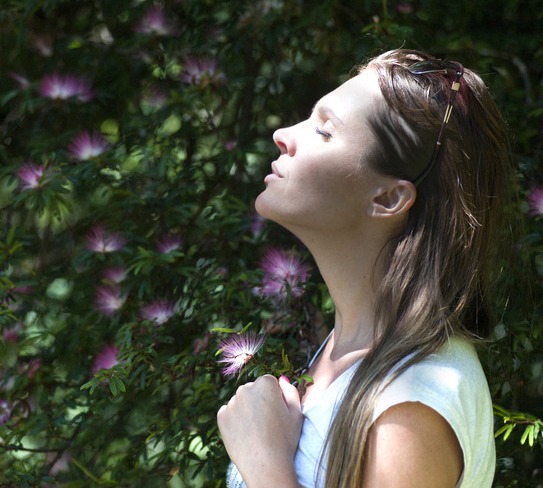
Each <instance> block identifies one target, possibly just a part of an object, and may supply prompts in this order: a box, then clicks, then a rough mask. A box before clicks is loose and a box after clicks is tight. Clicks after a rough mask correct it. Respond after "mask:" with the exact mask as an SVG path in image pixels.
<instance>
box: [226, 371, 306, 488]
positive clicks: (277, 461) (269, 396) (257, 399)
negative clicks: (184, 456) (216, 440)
mask: <svg viewBox="0 0 543 488" xmlns="http://www.w3.org/2000/svg"><path fill="white" fill-rule="evenodd" d="M302 421H303V416H302V412H301V408H300V397H299V395H298V391H297V390H296V388H295V387H294V386H292V385H291V384H290V383H289V382H288V380H287V379H286V378H284V377H281V378H280V379H279V380H277V379H276V378H274V377H273V376H270V375H266V376H262V377H260V378H258V379H257V380H256V381H255V382H254V383H247V384H245V385H243V386H240V387H239V388H238V390H237V392H236V394H235V395H234V396H233V397H232V398H231V400H230V401H229V402H228V404H227V405H223V406H222V407H221V409H220V410H219V412H218V414H217V422H218V425H219V429H220V431H221V434H222V438H223V441H224V445H225V446H226V450H227V451H228V455H229V456H230V459H232V461H233V462H234V464H235V465H236V466H237V468H238V470H239V472H240V473H241V476H242V477H243V479H244V481H245V483H246V485H247V486H248V487H251V488H252V487H255V488H256V487H260V486H266V487H269V486H281V487H285V488H287V487H291V486H298V482H297V480H296V474H295V472H294V454H295V453H296V449H297V446H298V440H299V437H300V432H301V428H302Z"/></svg>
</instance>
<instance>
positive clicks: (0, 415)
mask: <svg viewBox="0 0 543 488" xmlns="http://www.w3.org/2000/svg"><path fill="white" fill-rule="evenodd" d="M11 410H12V407H11V404H10V403H9V402H8V401H7V400H4V399H1V398H0V425H4V424H5V423H6V422H7V421H8V420H9V419H10V418H11Z"/></svg>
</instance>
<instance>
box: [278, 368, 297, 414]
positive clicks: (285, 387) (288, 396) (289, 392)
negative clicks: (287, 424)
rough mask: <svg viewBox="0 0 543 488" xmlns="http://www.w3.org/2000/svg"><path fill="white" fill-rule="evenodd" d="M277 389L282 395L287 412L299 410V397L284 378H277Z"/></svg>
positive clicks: (295, 389)
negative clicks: (279, 389) (278, 388)
mask: <svg viewBox="0 0 543 488" xmlns="http://www.w3.org/2000/svg"><path fill="white" fill-rule="evenodd" d="M279 387H280V388H281V392H282V393H283V398H284V399H285V403H286V404H287V406H288V408H289V410H295V411H299V410H300V395H299V393H298V389H297V388H296V387H295V386H294V385H291V384H290V381H289V380H288V378H287V377H286V376H281V377H280V378H279Z"/></svg>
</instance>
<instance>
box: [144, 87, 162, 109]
mask: <svg viewBox="0 0 543 488" xmlns="http://www.w3.org/2000/svg"><path fill="white" fill-rule="evenodd" d="M167 100H168V92H167V90H166V88H165V87H163V86H158V85H152V86H149V87H148V88H146V89H145V91H144V92H143V95H142V97H141V103H142V105H144V106H146V107H148V108H151V109H159V108H162V107H163V106H164V105H165V104H166V101H167Z"/></svg>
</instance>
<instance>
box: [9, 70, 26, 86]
mask: <svg viewBox="0 0 543 488" xmlns="http://www.w3.org/2000/svg"><path fill="white" fill-rule="evenodd" d="M9 77H10V78H12V79H14V80H15V81H16V82H17V83H18V84H19V88H20V89H21V90H27V89H28V88H30V81H28V79H27V78H25V77H24V76H22V75H20V74H19V73H15V72H13V71H12V72H10V73H9Z"/></svg>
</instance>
